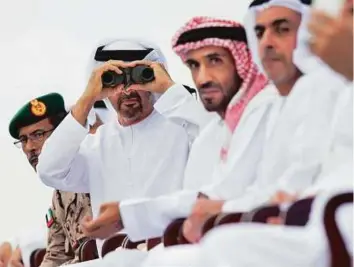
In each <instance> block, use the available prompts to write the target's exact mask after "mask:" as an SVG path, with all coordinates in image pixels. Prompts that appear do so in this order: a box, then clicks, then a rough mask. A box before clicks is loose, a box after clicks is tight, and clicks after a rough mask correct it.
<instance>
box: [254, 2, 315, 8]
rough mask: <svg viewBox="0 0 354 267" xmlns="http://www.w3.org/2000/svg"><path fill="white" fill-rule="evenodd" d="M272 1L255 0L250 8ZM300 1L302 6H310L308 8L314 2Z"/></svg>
mask: <svg viewBox="0 0 354 267" xmlns="http://www.w3.org/2000/svg"><path fill="white" fill-rule="evenodd" d="M270 1H271V0H253V1H252V2H251V4H250V5H249V7H248V8H251V7H253V6H260V5H263V4H265V3H269V2H270ZM298 1H300V2H301V3H302V4H304V5H308V6H310V5H311V4H312V0H298Z"/></svg>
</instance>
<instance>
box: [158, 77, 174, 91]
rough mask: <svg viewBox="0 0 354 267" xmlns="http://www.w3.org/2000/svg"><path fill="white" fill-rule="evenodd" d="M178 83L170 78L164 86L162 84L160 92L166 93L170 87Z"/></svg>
mask: <svg viewBox="0 0 354 267" xmlns="http://www.w3.org/2000/svg"><path fill="white" fill-rule="evenodd" d="M175 84H176V83H175V82H174V81H172V80H169V81H168V82H166V83H165V84H164V85H163V86H161V88H160V90H159V92H158V93H160V94H163V93H165V92H166V91H167V90H168V89H170V88H171V87H172V86H174V85H175Z"/></svg>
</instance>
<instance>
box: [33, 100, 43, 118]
mask: <svg viewBox="0 0 354 267" xmlns="http://www.w3.org/2000/svg"><path fill="white" fill-rule="evenodd" d="M30 104H31V112H32V114H33V115H35V116H43V115H44V114H45V112H46V111H47V107H46V105H45V104H44V103H43V102H41V101H38V100H37V99H35V100H32V101H31V102H30Z"/></svg>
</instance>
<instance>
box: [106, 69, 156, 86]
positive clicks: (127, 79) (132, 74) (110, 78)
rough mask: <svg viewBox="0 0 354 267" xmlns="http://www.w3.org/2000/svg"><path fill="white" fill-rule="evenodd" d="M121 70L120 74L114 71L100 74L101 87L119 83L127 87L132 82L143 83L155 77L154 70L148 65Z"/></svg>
mask: <svg viewBox="0 0 354 267" xmlns="http://www.w3.org/2000/svg"><path fill="white" fill-rule="evenodd" d="M121 70H122V72H123V73H122V74H118V73H116V72H114V71H106V72H104V73H103V74H102V76H101V80H102V85H103V87H105V88H107V87H116V86H117V85H120V84H124V85H125V86H126V87H127V86H129V85H132V84H145V83H148V82H151V81H153V80H154V79H155V75H154V70H153V69H152V68H151V67H148V66H143V65H138V66H135V67H133V68H124V69H121Z"/></svg>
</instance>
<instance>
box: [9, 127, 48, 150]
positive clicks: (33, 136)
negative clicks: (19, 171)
mask: <svg viewBox="0 0 354 267" xmlns="http://www.w3.org/2000/svg"><path fill="white" fill-rule="evenodd" d="M52 131H54V129H50V130H48V131H40V130H39V131H36V132H33V133H30V134H29V135H28V136H21V137H20V139H19V140H18V141H16V142H14V145H15V146H16V147H18V148H22V147H24V146H25V145H26V144H27V142H28V140H31V141H32V142H33V143H35V144H39V143H41V142H42V141H43V140H44V135H45V134H46V133H50V132H52Z"/></svg>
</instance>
